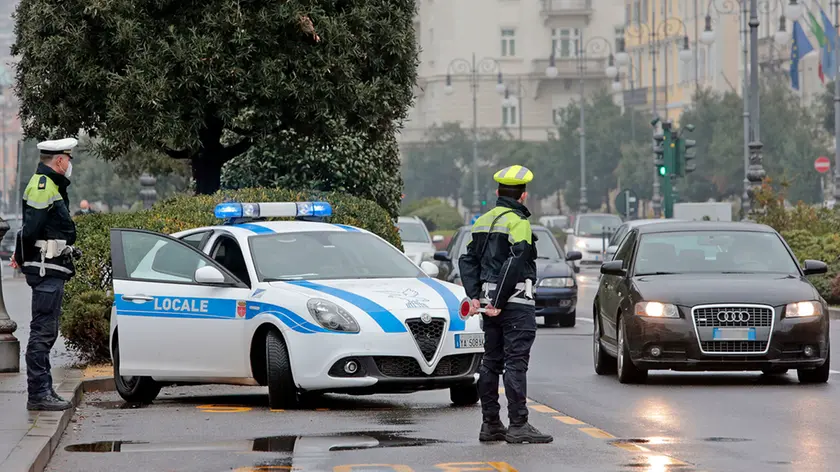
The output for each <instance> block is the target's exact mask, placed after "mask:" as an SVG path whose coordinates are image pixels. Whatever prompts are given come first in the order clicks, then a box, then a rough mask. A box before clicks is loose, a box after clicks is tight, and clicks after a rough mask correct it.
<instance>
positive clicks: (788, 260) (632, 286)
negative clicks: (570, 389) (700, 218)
mask: <svg viewBox="0 0 840 472" xmlns="http://www.w3.org/2000/svg"><path fill="white" fill-rule="evenodd" d="M826 270H827V266H826V264H825V263H823V262H820V261H813V260H806V261H804V262H803V264H802V266H801V267H800V264H799V262H798V261H797V259H796V257H795V256H794V254H793V251H791V249H790V247H789V246H788V245H787V243H786V242H785V241H784V239H783V238H782V236H781V235H780V234H779V233H777V232H776V231H775V230H774V229H772V228H770V227H769V226H765V225H759V224H752V223H731V222H730V223H721V222H663V223H660V224H651V225H643V226H637V227H635V228H632V229H631V230H630V232H629V233H628V235H627V237H625V238H624V239H623V240H622V242H621V244H620V245H619V247H618V249H617V250H616V253H615V256H614V258H613V260H611V261H609V262H605V263H604V264H603V265H602V266H601V274H602V277H601V281H600V285H599V287H598V292H597V293H596V296H595V302H594V307H593V313H594V327H595V328H594V336H593V340H594V343H593V344H594V345H593V351H594V353H593V356H594V363H595V372H597V373H598V374H600V375H606V374H611V373H613V372H616V371H617V373H618V379H619V381H620V382H622V383H635V382H644V381H645V379H646V378H647V373H648V371H649V370H653V369H672V370H690V371H697V370H711V371H748V370H756V371H762V372H764V373H765V374H769V375H772V374H781V373H785V372H787V370H788V369H797V374H798V377H799V381H800V382H801V383H823V382H827V381H828V377H829V373H830V371H829V369H830V359H829V358H830V356H829V318H828V305H827V304H826V302H825V300H823V299H822V297H820V295H819V293H818V292H817V290H816V289H815V288H814V286H813V285H812V284H811V283H810V282H809V281H808V280H807V278H806V276H808V275H812V274H822V273H825V272H826Z"/></svg>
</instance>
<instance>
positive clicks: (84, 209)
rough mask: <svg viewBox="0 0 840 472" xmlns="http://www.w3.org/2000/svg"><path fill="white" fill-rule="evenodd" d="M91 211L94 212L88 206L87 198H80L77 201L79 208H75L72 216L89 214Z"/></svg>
mask: <svg viewBox="0 0 840 472" xmlns="http://www.w3.org/2000/svg"><path fill="white" fill-rule="evenodd" d="M93 213H96V211H94V210H93V208H91V207H90V203H89V202H88V201H87V200H82V201H81V202H79V209H78V210H76V213H74V214H73V216H79V215H91V214H93Z"/></svg>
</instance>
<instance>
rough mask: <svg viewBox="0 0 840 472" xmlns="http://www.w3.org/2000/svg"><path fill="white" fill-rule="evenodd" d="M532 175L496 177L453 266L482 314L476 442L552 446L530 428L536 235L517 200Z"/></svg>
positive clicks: (509, 172)
mask: <svg viewBox="0 0 840 472" xmlns="http://www.w3.org/2000/svg"><path fill="white" fill-rule="evenodd" d="M533 178H534V174H533V173H532V172H531V171H530V170H528V169H527V168H526V167H523V166H519V165H516V166H510V167H506V168H504V169H502V170H500V171H499V172H497V173H496V175H494V179H495V180H496V182H498V183H499V188H498V190H496V195H498V197H499V198H498V200H496V207H495V208H493V209H492V210H490V211H488V212H487V213H485V214H483V215H481V216H480V217H479V218H478V219H477V220H476V221H475V224H473V228H472V241H471V242H470V243H469V245H468V246H467V252H466V253H465V254H464V255H462V256H461V258H460V260H459V261H458V262H459V264H458V265H459V268H460V269H461V281H462V283H463V285H464V290H466V292H467V296H468V297H469V298H470V299H471V300H472V302H471V309H470V312H471V314H475V313H481V312H483V314H482V316H483V321H484V358H483V360H482V363H481V367H480V368H479V379H478V392H479V395H480V397H481V411H482V416H483V422H482V425H481V432H480V433H479V436H478V439H479V441H502V440H504V441H507V442H509V443H550V442H552V441H553V440H554V438H552V437H551V436H550V435H547V434H543V433H541V432H540V431H538V430H537V429H536V428H534V427H533V426H531V424H530V423H528V407H527V406H526V405H525V402H526V386H527V378H526V372H527V371H528V360H529V358H530V355H531V346H532V345H533V344H534V339H535V338H536V335H537V320H536V315H535V313H534V312H535V305H534V283H535V282H536V278H537V265H536V260H537V250H536V246H535V245H534V243H535V241H536V236H535V235H534V234H533V233H532V232H531V223H530V222H529V221H528V217H529V216H531V212H529V211H528V209H527V208H526V207H525V205H524V204H523V202H525V198H526V197H527V195H528V194H527V192H526V191H525V185H526V184H527V183H528V182H530V181H531V180H532V179H533ZM502 372H504V384H505V395H506V396H507V401H508V418H509V420H510V425H509V427H508V428H505V426H504V424H502V421H501V418H500V417H499V409H500V406H499V376H500V375H501V374H502Z"/></svg>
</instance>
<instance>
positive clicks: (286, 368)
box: [265, 331, 298, 410]
mask: <svg viewBox="0 0 840 472" xmlns="http://www.w3.org/2000/svg"><path fill="white" fill-rule="evenodd" d="M265 365H266V378H267V380H268V405H269V407H270V408H272V409H275V410H283V409H289V408H294V407H297V406H298V392H297V388H296V387H295V381H294V378H293V377H292V365H291V363H290V362H289V353H288V351H287V350H286V343H285V342H284V341H283V337H282V336H281V335H280V334H279V333H278V332H276V331H269V332H268V333H267V334H266V337H265Z"/></svg>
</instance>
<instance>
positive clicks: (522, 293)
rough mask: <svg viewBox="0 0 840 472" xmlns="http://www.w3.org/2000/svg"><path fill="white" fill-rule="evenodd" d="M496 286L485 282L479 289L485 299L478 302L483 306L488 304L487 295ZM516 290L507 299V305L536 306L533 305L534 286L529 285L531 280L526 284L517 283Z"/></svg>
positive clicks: (488, 298)
mask: <svg viewBox="0 0 840 472" xmlns="http://www.w3.org/2000/svg"><path fill="white" fill-rule="evenodd" d="M496 287H497V285H496V284H494V283H490V282H485V283H484V284H483V285H482V286H481V289H482V291H483V292H484V294H485V297H484V298H482V299H480V300H479V301H480V302H481V303H484V304H488V303H490V302H491V301H492V300H490V297H489V293H490V291H492V290H496ZM514 288H515V289H516V291H515V292H513V295H511V296H510V298H508V303H519V304H521V305H536V304H535V303H534V286H533V285H532V283H531V280H530V279H528V280H527V281H526V282H519V283H518V284H516V286H515V287H514Z"/></svg>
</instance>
